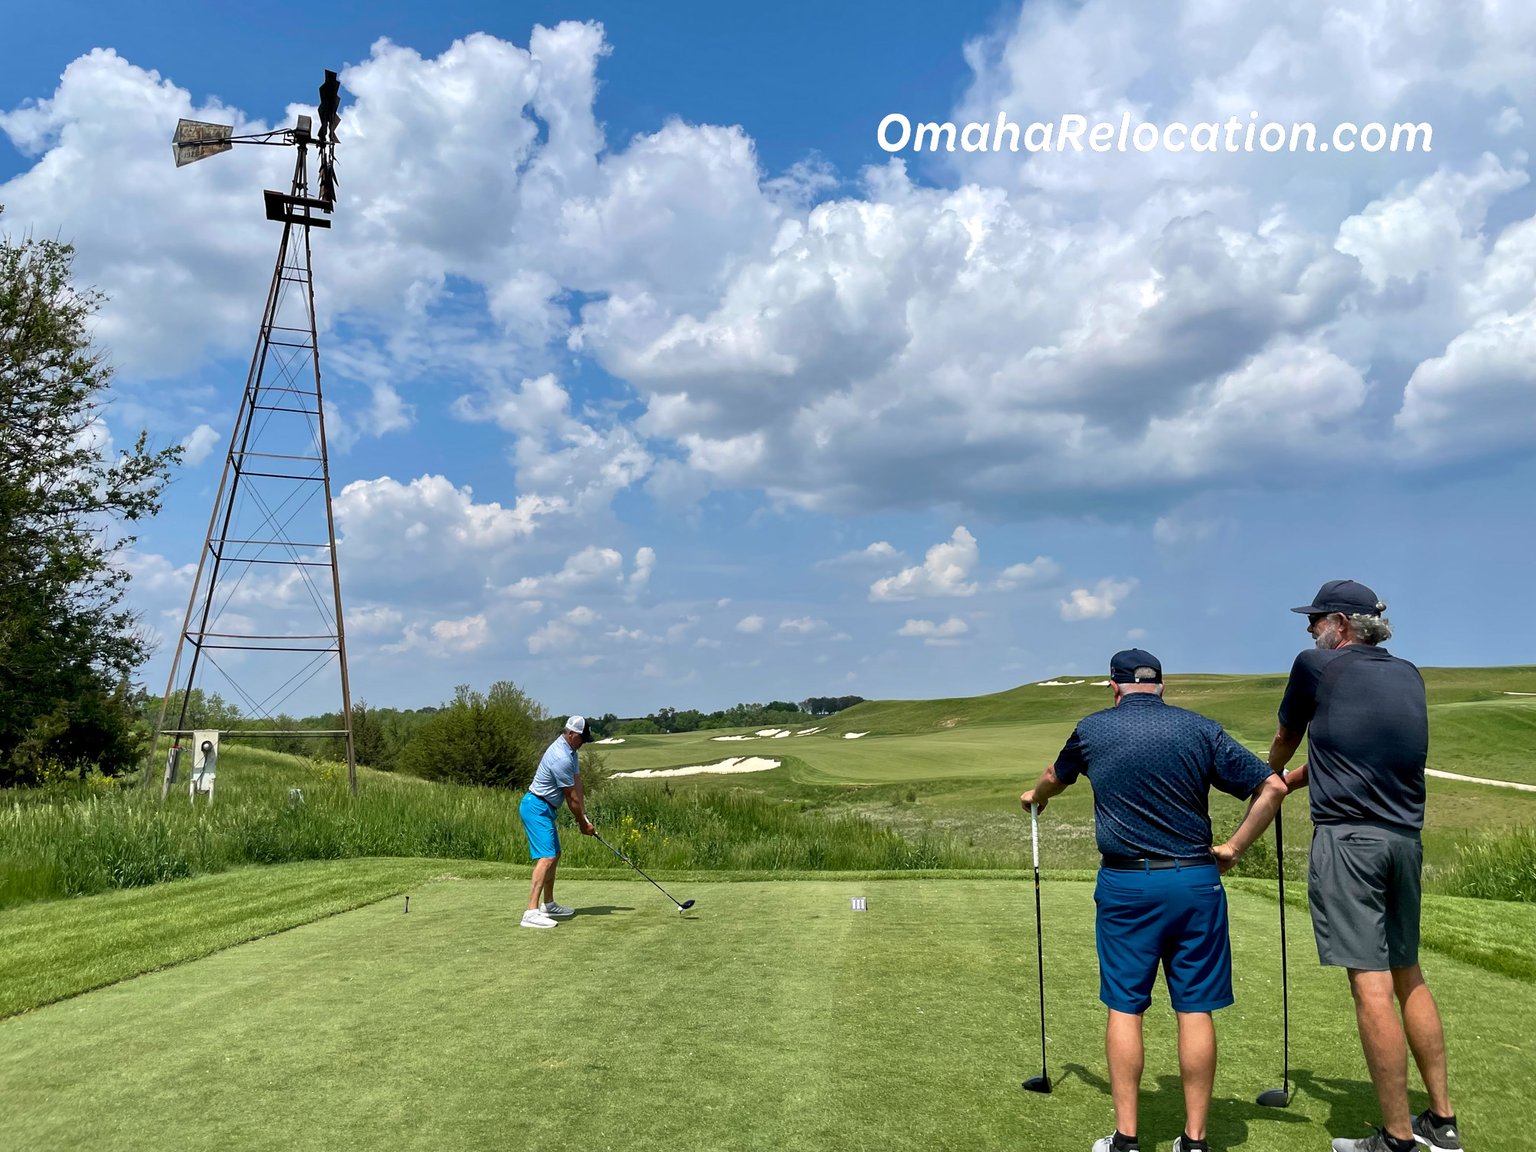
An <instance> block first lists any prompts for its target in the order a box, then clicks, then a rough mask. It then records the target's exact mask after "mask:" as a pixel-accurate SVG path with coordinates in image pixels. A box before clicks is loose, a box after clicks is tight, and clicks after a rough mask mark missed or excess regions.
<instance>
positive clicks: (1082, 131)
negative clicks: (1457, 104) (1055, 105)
mask: <svg viewBox="0 0 1536 1152" xmlns="http://www.w3.org/2000/svg"><path fill="white" fill-rule="evenodd" d="M875 137H876V139H877V140H878V142H879V144H880V147H881V148H882V149H883V150H884V151H886V152H905V151H912V152H925V151H926V152H937V151H939V150H940V149H941V148H942V149H943V150H944V151H946V152H954V151H956V150H957V149H958V150H959V151H961V152H1005V151H1006V152H1020V151H1023V152H1083V151H1089V152H1132V151H1134V152H1157V151H1163V152H1185V151H1189V152H1254V151H1258V152H1353V151H1355V150H1356V149H1357V148H1358V149H1359V150H1360V151H1362V152H1381V151H1389V152H1414V151H1421V152H1429V151H1432V147H1431V144H1432V142H1433V140H1434V128H1433V127H1432V126H1430V125H1429V124H1427V123H1420V124H1413V123H1406V122H1405V123H1400V124H1392V125H1387V124H1379V123H1376V122H1370V123H1366V124H1356V123H1354V122H1353V121H1350V120H1345V121H1341V122H1340V123H1338V124H1336V125H1334V127H1333V128H1332V130H1331V131H1326V132H1319V130H1318V127H1317V125H1316V124H1313V123H1311V122H1307V121H1303V122H1292V123H1290V124H1283V123H1280V122H1278V121H1275V120H1270V121H1266V122H1264V123H1262V124H1261V123H1259V114H1258V113H1257V112H1250V113H1249V114H1248V116H1247V118H1246V119H1244V118H1241V117H1238V116H1235V115H1234V116H1229V117H1228V118H1227V119H1226V120H1225V121H1218V120H1202V121H1199V122H1197V123H1194V124H1188V123H1185V122H1184V121H1182V120H1176V121H1173V122H1171V123H1167V124H1154V123H1152V122H1150V121H1146V120H1137V121H1133V119H1132V116H1131V114H1130V113H1129V112H1126V113H1123V114H1122V115H1121V117H1120V119H1119V120H1096V121H1090V120H1089V118H1088V117H1087V116H1084V115H1081V114H1079V113H1076V112H1071V113H1067V114H1066V115H1064V116H1062V117H1060V118H1059V119H1057V120H1047V121H1041V120H1034V121H1031V122H1030V123H1028V124H1021V123H1018V122H1015V121H1011V120H1009V119H1008V114H1007V113H1006V112H999V113H998V114H997V119H996V121H987V122H982V121H971V122H970V123H968V124H961V125H957V124H954V123H952V122H951V121H948V120H946V121H943V122H940V123H933V122H928V121H922V122H919V123H917V124H913V122H912V121H911V120H910V119H908V118H907V117H906V116H904V115H902V114H901V113H900V112H892V113H891V114H890V115H889V116H887V117H885V119H883V120H881V121H880V126H879V128H877V129H876V131H875Z"/></svg>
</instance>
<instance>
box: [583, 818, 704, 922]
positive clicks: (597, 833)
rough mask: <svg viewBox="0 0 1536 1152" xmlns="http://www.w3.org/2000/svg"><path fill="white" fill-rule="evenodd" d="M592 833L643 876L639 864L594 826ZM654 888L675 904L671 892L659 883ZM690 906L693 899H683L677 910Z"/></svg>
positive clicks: (686, 909) (652, 881)
mask: <svg viewBox="0 0 1536 1152" xmlns="http://www.w3.org/2000/svg"><path fill="white" fill-rule="evenodd" d="M592 835H594V836H596V837H597V839H598V842H599V843H600V844H602V846H603V847H604V848H606V849H608V851H610V852H612V853H613V854H614V855H615V856H617V857H618V858H619V859H620V860H622V861H624V863H626V864H628V865H629V866H630V867H631V868H633V869H634V870H635V871H636V872H640V875H642V876H645V873H644V872H641V871H640V865H638V864H636V863H635V862H634V861H633V860H631V859H630V858H629V857H628V856H626V855H624V853H622V852H620V851H619V850H618V849H617V848H615V847H614V846H613V845H612V844H610V843H608V841H606V840H604V839H603V837H602V834H601V833H599V832H598V831H597V829H595V828H594V829H593V830H592ZM645 878H646V879H647V880H651V878H650V877H649V876H645ZM651 883H652V884H656V881H654V880H651ZM656 890H657V891H658V892H660V893H661V894H662V895H663V896H665V897H666V898H667V899H668V900H671V901H672V903H674V904H677V898H676V897H675V896H673V895H672V893H670V892H668V891H667V890H666V889H665V888H663V887H662V886H661V885H660V884H656ZM692 907H693V901H692V900H684V901H683V902H682V903H681V904H677V910H678V911H679V912H686V911H688V909H690V908H692Z"/></svg>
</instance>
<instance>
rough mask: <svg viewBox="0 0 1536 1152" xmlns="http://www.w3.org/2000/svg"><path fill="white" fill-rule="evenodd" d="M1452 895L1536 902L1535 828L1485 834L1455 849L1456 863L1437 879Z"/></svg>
mask: <svg viewBox="0 0 1536 1152" xmlns="http://www.w3.org/2000/svg"><path fill="white" fill-rule="evenodd" d="M1434 887H1435V890H1436V891H1439V892H1444V893H1446V894H1447V895H1451V896H1476V897H1479V898H1481V899H1483V900H1519V901H1523V902H1526V903H1536V828H1533V827H1523V828H1515V829H1513V830H1512V831H1509V832H1502V833H1500V834H1498V835H1484V836H1481V837H1479V838H1478V839H1476V840H1473V841H1472V842H1470V843H1467V844H1462V845H1459V846H1458V847H1457V849H1456V862H1455V863H1454V864H1453V865H1452V866H1451V867H1450V868H1448V869H1446V871H1445V872H1444V873H1442V874H1441V875H1440V876H1439V877H1438V878H1437V880H1436V883H1435V886H1434Z"/></svg>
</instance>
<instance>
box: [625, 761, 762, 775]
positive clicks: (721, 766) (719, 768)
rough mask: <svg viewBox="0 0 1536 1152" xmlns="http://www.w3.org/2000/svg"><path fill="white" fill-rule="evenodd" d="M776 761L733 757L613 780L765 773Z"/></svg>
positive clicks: (634, 773) (654, 770) (648, 771)
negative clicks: (716, 761)
mask: <svg viewBox="0 0 1536 1152" xmlns="http://www.w3.org/2000/svg"><path fill="white" fill-rule="evenodd" d="M778 766H779V762H778V761H777V760H766V759H764V758H763V757H761V756H733V757H731V758H730V759H729V760H722V761H720V763H718V764H694V765H692V766H690V767H688V768H643V769H641V770H640V771H638V772H615V773H614V774H613V778H614V779H618V778H620V777H628V778H632V779H639V778H640V777H652V776H699V775H703V774H704V773H727V772H766V771H768V770H769V769H770V768H777V767H778Z"/></svg>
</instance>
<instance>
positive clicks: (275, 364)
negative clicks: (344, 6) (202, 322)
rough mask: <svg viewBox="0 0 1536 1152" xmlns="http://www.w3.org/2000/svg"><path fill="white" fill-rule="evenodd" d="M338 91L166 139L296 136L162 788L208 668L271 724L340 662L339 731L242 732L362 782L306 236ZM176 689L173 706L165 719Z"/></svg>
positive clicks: (213, 148)
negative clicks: (311, 752) (304, 747)
mask: <svg viewBox="0 0 1536 1152" xmlns="http://www.w3.org/2000/svg"><path fill="white" fill-rule="evenodd" d="M340 92H341V85H340V82H339V80H338V79H337V76H336V73H335V72H331V71H327V72H326V73H325V82H324V83H323V84H322V85H321V86H320V104H319V108H318V112H319V116H318V119H319V132H318V133H316V132H315V130H314V124H313V122H312V121H311V120H310V118H309V117H308V116H300V117H299V118H298V123H297V124H296V125H295V126H294V127H292V128H283V129H279V130H276V131H273V132H264V133H256V134H253V135H249V136H235V135H233V129H232V128H231V127H229V126H228V125H223V124H207V123H203V122H200V121H194V120H182V121H180V122H179V123H178V124H177V126H176V134H175V136H174V138H173V140H172V149H173V150H174V152H175V155H176V166H177V167H178V168H179V167H181V166H182V165H185V164H190V163H193V162H194V161H197V160H202V159H204V158H205V157H208V156H212V155H214V154H215V153H219V152H227V151H229V150H230V148H232V147H233V146H234V145H235V144H264V145H269V146H276V147H292V148H294V149H296V151H297V156H296V158H295V163H294V168H293V182H292V186H291V187H290V189H289V190H288V191H287V192H274V191H272V190H271V189H268V190H267V191H266V192H265V193H264V196H265V200H266V213H267V219H269V220H273V221H276V222H278V223H280V224H282V226H283V232H282V239H281V240H280V241H279V243H278V249H277V263H276V265H275V267H274V269H273V272H272V282H271V287H270V288H269V290H268V292H267V305H266V309H265V311H264V312H263V314H262V319H261V330H260V334H259V335H258V337H257V340H256V349H255V352H254V354H253V355H252V357H251V366H250V374H249V375H248V377H247V378H246V384H245V392H244V394H243V395H242V397H241V400H240V411H239V415H238V416H237V417H236V419H235V426H234V430H233V432H232V433H231V434H230V438H229V450H228V452H227V454H226V456H225V461H224V473H223V476H222V477H221V478H220V480H219V488H218V495H217V496H216V497H215V499H214V506H213V513H212V515H211V516H210V518H209V521H208V534H207V536H206V538H205V540H204V542H203V548H202V552H201V553H200V554H199V556H198V562H197V577H196V579H195V580H194V581H193V586H192V593H191V595H190V597H189V598H188V600H187V613H186V617H185V619H184V621H183V623H182V628H181V634H180V636H179V637H178V638H177V641H176V655H175V658H174V660H173V661H172V663H171V672H170V676H169V677H168V679H167V681H166V689H165V700H164V701H163V702H162V704H161V709H160V720H159V723H158V725H157V726H156V733H155V745H154V748H153V749H152V750H151V753H150V756H151V761H150V762H151V763H153V762H154V756H155V755H156V752H157V751H158V748H159V743H160V738H161V737H162V736H166V737H170V738H171V741H172V743H171V748H170V751H169V754H168V756H167V758H166V764H165V774H164V779H163V782H162V785H161V792H160V794H161V798H162V799H163V798H164V797H165V795H166V794H167V793H168V792H169V791H170V788H171V785H172V784H173V783H175V781H176V776H177V769H178V763H179V761H180V758H181V753H182V749H183V741H184V740H187V738H189V737H191V736H192V735H193V733H192V731H191V730H189V729H188V727H187V722H188V705H189V704H190V702H191V700H192V697H193V690H194V689H195V688H197V687H199V686H200V683H199V677H200V676H207V675H208V674H209V673H210V672H216V673H218V674H219V675H220V676H221V677H222V681H223V683H226V684H228V685H229V687H230V689H231V690H232V691H233V693H234V698H235V702H237V703H238V704H239V705H240V706H241V710H242V711H243V712H245V713H246V714H247V715H250V716H252V717H253V718H255V719H256V721H257V722H258V723H260V722H261V721H268V722H271V721H273V718H274V715H275V713H277V712H278V711H280V709H281V706H282V704H283V703H284V701H286V700H287V699H289V698H290V697H291V696H293V694H294V693H296V692H297V691H299V689H300V688H302V687H303V686H304V685H306V684H308V683H309V682H310V681H311V680H313V679H314V678H315V677H316V676H318V675H319V674H320V673H322V672H324V671H326V670H327V669H329V668H332V667H336V668H337V669H338V670H339V672H340V681H341V727H340V728H338V729H331V730H326V731H303V732H292V731H286V732H285V731H280V730H279V729H278V728H277V727H268V728H265V729H258V728H254V727H251V728H247V727H245V726H242V728H241V729H240V732H239V734H240V735H241V736H242V737H246V736H275V735H303V736H343V737H345V743H346V755H347V778H348V781H349V783H350V785H351V787H352V791H353V792H354V793H355V792H356V791H357V765H356V761H355V758H354V754H353V744H352V696H351V688H350V686H349V683H348V679H347V646H346V631H345V628H344V627H343V624H342V610H341V576H340V572H339V570H338V568H337V559H336V528H335V522H334V518H333V515H332V509H331V477H330V463H329V456H328V454H327V450H326V440H325V408H324V404H323V402H322V399H321V391H320V356H319V341H318V336H317V333H316V328H315V295H314V280H313V275H312V272H313V267H312V263H311V259H310V243H309V234H310V230H311V229H312V228H329V227H330V226H331V222H330V221H329V220H327V219H325V218H324V217H323V216H320V215H317V213H324V214H326V215H329V214H330V213H331V212H332V211H333V209H334V208H335V202H336V167H335V165H336V127H337V125H338V124H339V123H340V120H341V117H340V116H339V115H338V104H339V101H340ZM311 148H313V149H314V150H315V153H316V156H317V158H318V161H319V164H318V171H317V187H316V189H315V192H316V193H317V194H316V195H311V194H310V186H309V154H310V149H311ZM252 653H261V654H262V657H261V658H260V659H257V658H253V656H251V655H249V654H252ZM184 656H185V657H186V660H185V667H183V663H184V661H183V657H184ZM285 673H286V674H287V675H286V678H284V674H285ZM258 681H259V686H255V685H256V684H257V682H258ZM178 689H179V690H180V693H181V695H180V700H179V708H178V713H179V714H178V715H176V716H174V717H171V718H172V719H174V720H175V723H174V725H173V726H170V727H167V724H166V720H167V713H168V712H169V711H170V710H171V708H172V706H173V704H178V702H177V701H176V700H175V693H176V692H177V690H178ZM198 736H199V739H198V741H197V742H196V743H195V744H194V748H193V750H194V771H200V770H201V769H202V768H203V766H204V765H203V755H204V753H205V752H209V751H214V750H216V748H217V734H216V733H206V732H205V733H199V734H198ZM209 736H211V737H212V739H211V741H209V740H207V739H206V738H207V737H209ZM189 742H190V741H189ZM210 796H211V791H210Z"/></svg>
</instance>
